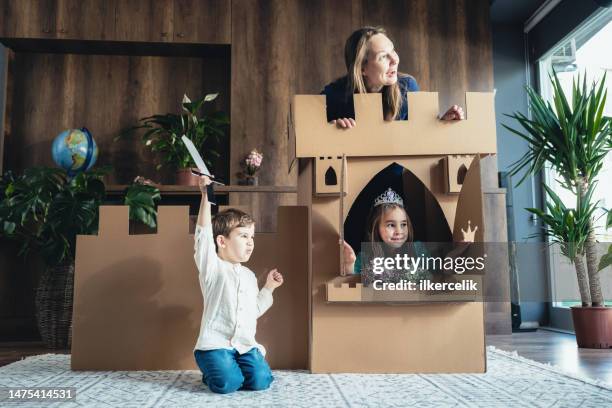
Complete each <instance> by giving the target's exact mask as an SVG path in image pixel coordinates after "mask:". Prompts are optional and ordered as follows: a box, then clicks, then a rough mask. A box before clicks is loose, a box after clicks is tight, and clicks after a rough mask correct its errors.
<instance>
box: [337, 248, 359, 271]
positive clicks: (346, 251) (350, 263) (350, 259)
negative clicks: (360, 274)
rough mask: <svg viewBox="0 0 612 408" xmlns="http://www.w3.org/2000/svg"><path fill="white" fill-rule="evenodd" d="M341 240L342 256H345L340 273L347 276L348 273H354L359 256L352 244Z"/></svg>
mask: <svg viewBox="0 0 612 408" xmlns="http://www.w3.org/2000/svg"><path fill="white" fill-rule="evenodd" d="M341 242H342V258H343V263H344V265H342V270H341V271H340V275H342V276H346V275H350V274H352V273H353V269H354V268H355V261H356V260H357V257H356V256H355V251H353V248H351V246H350V245H349V244H347V243H346V241H341Z"/></svg>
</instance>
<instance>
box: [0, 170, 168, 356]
mask: <svg viewBox="0 0 612 408" xmlns="http://www.w3.org/2000/svg"><path fill="white" fill-rule="evenodd" d="M105 173H106V171H104V170H101V171H89V172H85V173H79V174H78V175H76V176H75V177H73V178H70V177H68V175H67V174H66V172H65V171H64V170H61V169H57V168H48V167H35V168H29V169H27V170H25V171H24V173H23V174H22V175H21V176H15V175H13V174H12V173H11V172H8V173H5V174H4V175H3V176H2V178H1V181H0V220H2V221H1V222H0V237H2V238H6V239H10V240H14V241H17V242H18V243H19V244H20V245H21V249H20V251H19V254H20V255H23V256H27V255H28V254H29V253H30V252H36V253H37V254H39V255H40V256H41V257H42V259H43V260H44V262H45V265H46V268H45V270H44V271H43V273H42V275H41V278H40V281H39V283H38V286H37V288H36V295H35V308H36V319H37V323H38V328H39V331H40V334H41V337H42V339H43V341H44V342H45V343H46V344H47V346H48V347H50V348H65V347H67V346H69V344H70V327H71V323H72V299H73V280H74V259H75V252H76V236H77V235H87V234H95V233H96V232H97V229H98V214H99V211H98V208H99V206H100V204H102V202H103V200H104V197H105V186H104V183H103V182H102V177H103V176H104V174H105ZM159 198H160V197H159V190H157V189H156V188H155V187H151V186H142V185H140V184H139V183H134V184H132V185H131V186H129V187H128V188H127V191H126V201H125V203H126V204H127V205H130V217H131V218H132V219H135V220H138V221H140V222H142V223H145V224H147V225H149V226H150V227H154V226H155V219H156V217H155V215H156V210H155V202H156V201H158V200H159Z"/></svg>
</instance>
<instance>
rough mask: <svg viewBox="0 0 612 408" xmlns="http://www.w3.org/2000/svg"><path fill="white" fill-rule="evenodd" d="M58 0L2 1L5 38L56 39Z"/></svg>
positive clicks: (2, 29)
mask: <svg viewBox="0 0 612 408" xmlns="http://www.w3.org/2000/svg"><path fill="white" fill-rule="evenodd" d="M56 7H57V0H19V1H17V0H0V10H2V19H3V20H4V21H3V24H2V25H1V26H0V30H1V31H2V36H3V37H16V38H52V37H55V15H56Z"/></svg>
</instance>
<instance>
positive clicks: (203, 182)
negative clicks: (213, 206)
mask: <svg viewBox="0 0 612 408" xmlns="http://www.w3.org/2000/svg"><path fill="white" fill-rule="evenodd" d="M210 183H212V181H210V177H208V176H200V179H199V180H198V186H199V187H200V191H201V192H202V195H206V187H207V186H208V185H210Z"/></svg>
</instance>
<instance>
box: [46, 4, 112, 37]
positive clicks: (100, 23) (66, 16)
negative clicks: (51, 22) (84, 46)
mask: <svg viewBox="0 0 612 408" xmlns="http://www.w3.org/2000/svg"><path fill="white" fill-rule="evenodd" d="M115 8H116V4H115V0H87V1H82V0H58V4H57V11H56V14H57V15H56V23H55V30H56V35H57V38H68V39H76V40H78V39H83V38H86V39H88V40H110V39H113V38H114V36H115Z"/></svg>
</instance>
